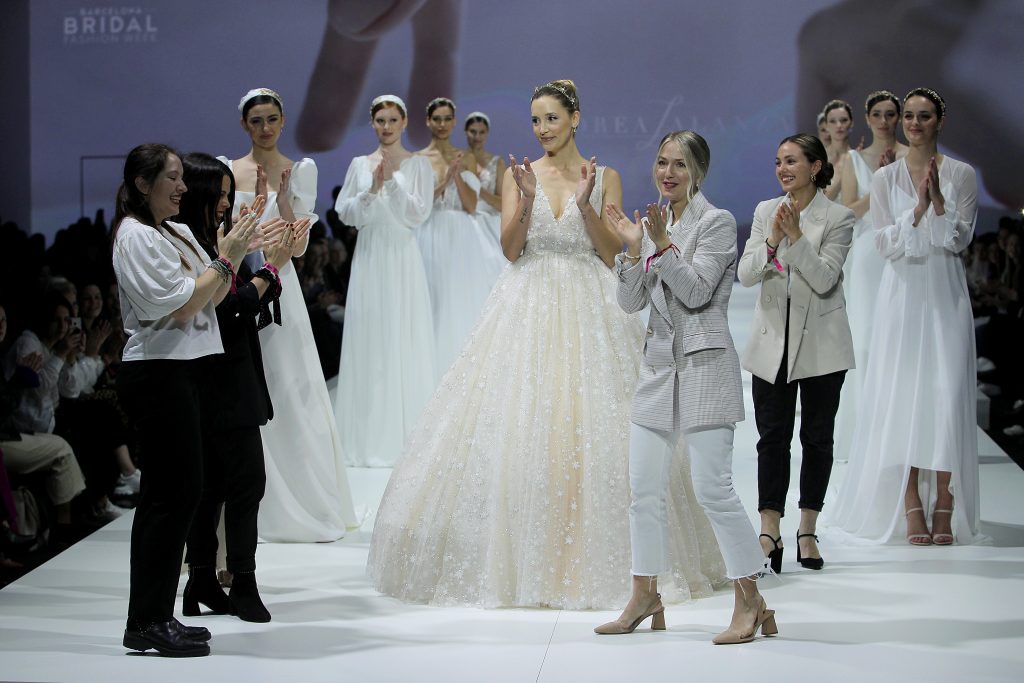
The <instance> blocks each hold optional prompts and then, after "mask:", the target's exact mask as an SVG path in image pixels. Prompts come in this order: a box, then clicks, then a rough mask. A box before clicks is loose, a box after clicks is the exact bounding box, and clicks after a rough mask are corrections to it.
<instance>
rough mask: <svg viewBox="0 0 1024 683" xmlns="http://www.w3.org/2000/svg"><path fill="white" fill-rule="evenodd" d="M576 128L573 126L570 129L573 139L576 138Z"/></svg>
mask: <svg viewBox="0 0 1024 683" xmlns="http://www.w3.org/2000/svg"><path fill="white" fill-rule="evenodd" d="M576 128H577V126H573V127H572V136H573V137H576Z"/></svg>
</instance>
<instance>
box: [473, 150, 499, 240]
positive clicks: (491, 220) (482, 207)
mask: <svg viewBox="0 0 1024 683" xmlns="http://www.w3.org/2000/svg"><path fill="white" fill-rule="evenodd" d="M498 161H499V159H498V155H494V156H493V157H491V160H490V161H488V162H487V163H486V164H485V165H484V166H483V167H482V168H481V169H480V187H481V189H486V190H487V191H488V192H491V193H494V192H495V191H496V189H497V187H498V183H499V182H501V179H500V178H498ZM476 219H477V221H479V222H480V223H481V225H483V226H484V228H485V229H486V230H487V233H488V234H489V235H490V236H491V238H492V239H493V240H494V244H495V245H497V248H498V253H499V254H501V212H500V211H498V210H497V209H495V208H494V207H493V206H491V205H490V204H488V203H487V202H485V201H484V200H483V199H481V200H480V201H478V202H477V203H476Z"/></svg>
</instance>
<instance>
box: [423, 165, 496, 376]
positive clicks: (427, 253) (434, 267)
mask: <svg viewBox="0 0 1024 683" xmlns="http://www.w3.org/2000/svg"><path fill="white" fill-rule="evenodd" d="M462 179H463V180H465V181H466V184H467V185H469V186H470V187H471V188H472V189H473V191H474V192H479V191H480V179H479V178H477V177H476V176H475V175H474V174H472V173H470V172H469V171H463V172H462ZM482 203H483V202H478V205H479V204H482ZM416 241H417V243H418V244H419V247H420V253H421V254H422V256H423V267H424V269H425V270H426V273H427V284H428V286H429V288H430V303H431V308H432V310H433V314H434V373H435V386H436V382H437V381H439V380H440V379H441V376H442V375H444V373H445V371H446V370H448V367H449V366H450V365H451V364H452V361H454V360H455V357H456V356H457V355H458V354H459V350H460V349H462V345H463V343H464V342H465V341H466V336H467V335H468V334H469V331H470V330H471V329H473V324H474V323H476V319H477V317H478V316H479V315H480V309H481V308H483V305H484V301H486V300H487V295H488V294H489V293H490V291H491V287H492V286H493V285H494V281H495V280H496V279H497V277H498V273H500V272H501V269H502V267H503V266H504V263H505V259H504V257H502V258H501V259H500V260H499V259H498V258H497V257H498V256H500V252H498V253H497V254H496V253H495V252H496V248H495V244H494V241H493V239H492V238H491V237H490V236H489V234H488V233H486V230H485V229H484V228H483V227H482V226H481V225H480V223H479V222H478V221H477V220H476V218H474V217H473V216H472V215H470V214H468V213H466V212H465V211H463V210H462V202H461V200H460V199H459V192H458V188H456V186H455V183H454V182H453V183H451V184H450V185H448V187H446V188H445V191H444V194H442V195H441V196H440V197H438V198H437V199H436V200H435V201H434V206H433V209H432V210H431V212H430V217H429V218H428V219H427V220H426V222H425V223H424V224H423V225H422V226H420V227H419V228H418V229H417V230H416Z"/></svg>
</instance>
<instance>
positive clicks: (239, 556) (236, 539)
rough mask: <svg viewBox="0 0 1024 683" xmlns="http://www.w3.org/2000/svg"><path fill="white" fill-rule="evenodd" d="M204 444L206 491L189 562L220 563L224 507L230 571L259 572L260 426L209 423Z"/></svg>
mask: <svg viewBox="0 0 1024 683" xmlns="http://www.w3.org/2000/svg"><path fill="white" fill-rule="evenodd" d="M207 424H209V423H207ZM203 445H204V450H203V495H202V499H201V500H200V502H199V508H198V509H197V510H196V514H195V517H193V519H192V529H191V530H190V531H189V534H188V552H187V553H186V554H185V561H186V562H188V564H189V566H192V567H215V566H216V564H217V525H218V524H219V523H220V512H221V508H222V507H223V508H224V540H225V543H226V545H227V556H228V557H227V568H228V571H229V572H231V573H232V574H241V573H244V572H253V571H256V540H257V529H256V521H257V517H258V515H259V510H260V501H261V500H263V492H264V490H265V489H266V485H267V474H266V470H265V469H264V463H263V440H262V439H261V438H260V428H259V427H255V426H252V427H238V428H236V429H231V430H224V429H220V428H219V425H218V424H209V426H208V427H204V435H203Z"/></svg>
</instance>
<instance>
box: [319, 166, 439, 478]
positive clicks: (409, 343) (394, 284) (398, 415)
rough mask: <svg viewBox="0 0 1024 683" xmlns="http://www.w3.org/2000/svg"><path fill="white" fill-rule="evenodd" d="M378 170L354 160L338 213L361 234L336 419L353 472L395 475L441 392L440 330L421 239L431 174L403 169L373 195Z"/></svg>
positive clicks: (431, 186) (426, 168) (347, 314)
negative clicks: (437, 364) (408, 441)
mask: <svg viewBox="0 0 1024 683" xmlns="http://www.w3.org/2000/svg"><path fill="white" fill-rule="evenodd" d="M373 170H374V169H373V165H372V164H371V163H370V160H369V159H368V158H367V157H364V156H363V157H356V158H355V159H353V160H352V163H351V165H349V167H348V173H346V174H345V184H344V186H343V187H342V189H341V193H340V194H339V195H338V200H337V203H336V204H335V209H336V210H337V212H338V216H339V217H340V218H341V220H342V221H343V222H344V223H346V224H347V225H354V226H356V227H357V228H358V229H359V240H358V241H357V242H356V249H355V255H354V256H353V258H352V277H351V280H350V281H349V287H348V298H347V299H346V302H345V332H344V337H343V339H342V343H341V365H340V369H339V371H338V393H337V398H336V399H335V405H334V408H335V416H336V418H337V424H338V431H339V433H340V434H341V442H342V446H343V448H344V451H345V456H346V458H347V460H348V464H349V465H355V466H360V467H391V466H392V465H394V464H395V461H396V460H397V459H398V456H399V455H401V453H402V446H403V444H404V442H405V438H406V437H407V436H408V435H409V432H411V431H412V428H413V425H415V424H416V419H417V418H418V417H419V415H420V413H421V412H422V411H423V407H424V406H425V405H426V403H427V400H429V399H430V395H431V393H433V391H434V386H435V382H436V378H435V376H434V322H433V317H432V315H431V310H430V294H429V293H428V291H427V277H426V275H425V274H424V272H423V260H422V258H420V250H419V248H418V247H417V246H416V237H415V235H414V231H415V230H416V229H417V226H419V225H420V224H421V223H422V222H423V221H424V220H426V218H427V215H428V214H429V213H430V206H431V203H432V199H433V193H434V172H433V170H432V169H431V167H430V161H428V160H427V159H426V158H425V157H421V156H411V157H409V158H407V159H405V160H403V161H402V163H401V164H400V166H399V168H398V170H397V171H395V173H394V175H393V176H392V178H391V179H390V180H388V181H387V182H385V183H384V185H383V186H382V187H381V189H380V191H379V192H377V193H371V192H370V187H371V185H372V184H373Z"/></svg>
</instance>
